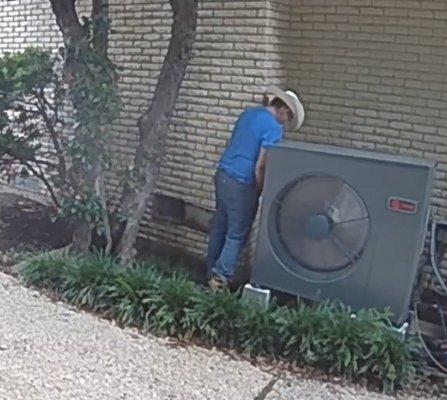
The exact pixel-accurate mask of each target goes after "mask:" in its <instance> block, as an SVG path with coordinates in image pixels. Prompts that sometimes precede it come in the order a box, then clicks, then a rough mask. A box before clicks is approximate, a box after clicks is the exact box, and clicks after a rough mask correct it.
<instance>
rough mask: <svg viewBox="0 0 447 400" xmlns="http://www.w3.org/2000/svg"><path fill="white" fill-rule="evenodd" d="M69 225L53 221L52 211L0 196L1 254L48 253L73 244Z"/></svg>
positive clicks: (21, 200)
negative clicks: (38, 251) (36, 251)
mask: <svg viewBox="0 0 447 400" xmlns="http://www.w3.org/2000/svg"><path fill="white" fill-rule="evenodd" d="M70 238H71V229H70V227H69V226H68V224H67V223H66V221H63V220H58V221H55V222H53V221H52V210H51V208H50V207H48V206H46V205H43V204H40V203H37V202H36V201H33V200H30V199H27V198H25V197H21V196H18V195H14V194H9V193H8V194H6V193H0V252H1V253H7V252H21V251H31V250H49V249H56V248H59V247H63V246H65V245H67V244H68V243H69V242H70Z"/></svg>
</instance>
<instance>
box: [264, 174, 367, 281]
mask: <svg viewBox="0 0 447 400" xmlns="http://www.w3.org/2000/svg"><path fill="white" fill-rule="evenodd" d="M272 211H273V213H274V221H275V222H274V226H275V229H274V231H275V232H274V234H275V235H276V236H277V238H278V241H279V243H280V245H281V247H283V250H284V251H285V252H286V253H287V255H288V258H289V259H291V260H292V261H293V262H295V263H297V264H298V265H300V266H301V267H304V268H307V269H310V270H313V271H316V272H321V273H323V272H333V271H338V270H341V269H344V268H348V267H350V266H352V265H353V264H354V263H355V262H356V261H357V260H358V258H359V257H360V256H361V254H362V252H363V250H364V248H365V246H366V243H367V240H368V233H369V227H370V218H369V215H368V211H367V209H366V206H365V204H364V202H363V201H362V199H361V198H360V196H359V195H358V194H357V193H356V192H355V190H354V189H353V188H352V187H350V186H349V185H348V184H347V183H346V182H344V181H343V180H341V179H339V178H337V177H334V176H329V175H324V176H305V177H301V178H299V179H296V180H294V181H293V182H292V183H290V184H289V185H287V186H286V187H285V188H284V189H283V190H282V191H281V192H280V193H279V194H278V196H277V198H276V200H275V202H274V207H273V210H272Z"/></svg>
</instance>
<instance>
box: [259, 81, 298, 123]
mask: <svg viewBox="0 0 447 400" xmlns="http://www.w3.org/2000/svg"><path fill="white" fill-rule="evenodd" d="M267 94H271V95H273V97H272V99H273V98H275V97H279V98H280V99H281V100H282V101H284V103H286V104H287V106H288V107H289V108H290V110H291V111H292V113H293V118H292V120H291V121H288V122H287V123H286V124H285V126H286V128H287V129H288V130H291V131H296V130H298V129H299V128H300V127H301V125H302V124H303V121H304V116H305V112H304V107H303V105H302V104H301V101H300V99H299V98H298V96H297V94H296V93H295V92H293V91H291V90H286V91H283V90H281V89H279V88H277V87H275V86H270V87H269V88H268V91H267Z"/></svg>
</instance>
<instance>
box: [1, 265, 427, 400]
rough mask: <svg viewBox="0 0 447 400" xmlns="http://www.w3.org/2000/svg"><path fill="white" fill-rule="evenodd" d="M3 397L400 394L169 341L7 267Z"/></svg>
mask: <svg viewBox="0 0 447 400" xmlns="http://www.w3.org/2000/svg"><path fill="white" fill-rule="evenodd" d="M403 398H405V399H408V400H411V399H414V400H416V399H418V400H428V397H427V398H425V399H424V398H423V397H419V398H416V397H411V396H409V395H405V396H403ZM430 398H433V397H432V396H430ZM0 399H1V400H21V399H26V400H44V399H70V400H74V399H75V400H83V399H89V400H90V399H95V400H102V399H107V400H114V399H117V400H118V399H129V400H130V399H132V400H133V399H145V400H149V399H160V400H164V399H185V400H186V399H187V400H195V399H210V400H219V399H222V400H223V399H225V400H226V399H241V400H248V399H253V400H263V399H265V400H280V399H281V400H286V399H290V400H292V399H293V400H297V399H306V400H317V399H318V400H323V399H324V400H335V399H342V400H354V399H356V400H366V399H369V400H390V399H393V398H392V397H388V396H384V395H381V394H377V393H370V392H367V391H366V390H365V389H362V388H357V387H344V386H343V387H342V386H340V385H336V384H333V383H327V382H321V381H318V380H310V379H304V378H299V377H297V376H292V375H288V374H286V373H282V374H281V375H280V376H279V377H277V376H275V375H274V374H271V373H266V372H263V371H262V370H260V369H259V368H256V367H253V366H252V365H250V363H248V362H244V361H235V360H233V359H231V357H229V356H228V355H224V354H223V353H221V352H218V351H210V350H205V349H201V348H198V347H194V346H191V347H188V348H182V347H178V346H177V347H174V346H170V345H169V341H168V340H163V339H158V338H155V337H152V336H149V337H144V336H141V335H139V334H137V333H136V332H134V331H132V330H123V329H120V328H118V327H116V326H114V325H113V324H111V323H110V322H108V321H105V320H101V319H98V318H96V317H95V316H92V315H89V314H88V313H84V312H78V311H76V310H74V309H71V308H70V307H68V306H66V305H63V304H60V303H57V304H56V303H53V302H52V301H50V300H49V299H47V298H46V297H45V296H43V295H41V294H39V292H37V291H35V290H31V289H26V288H24V287H22V286H21V285H20V283H19V282H18V281H17V280H16V279H14V278H12V277H11V276H8V275H5V274H2V273H0Z"/></svg>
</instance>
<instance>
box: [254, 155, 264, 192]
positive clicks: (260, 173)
mask: <svg viewBox="0 0 447 400" xmlns="http://www.w3.org/2000/svg"><path fill="white" fill-rule="evenodd" d="M266 159H267V150H266V149H265V148H263V147H261V151H260V152H259V157H258V161H257V162H256V169H255V176H256V184H257V186H258V189H259V193H261V192H262V189H263V187H264V177H265V163H266Z"/></svg>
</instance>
